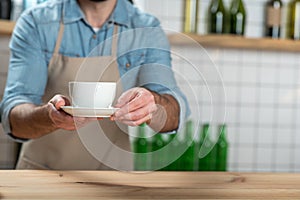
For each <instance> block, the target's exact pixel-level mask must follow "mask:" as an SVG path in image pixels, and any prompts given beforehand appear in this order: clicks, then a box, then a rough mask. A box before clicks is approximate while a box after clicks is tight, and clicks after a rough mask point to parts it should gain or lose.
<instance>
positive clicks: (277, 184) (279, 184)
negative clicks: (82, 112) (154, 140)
mask: <svg viewBox="0 0 300 200" xmlns="http://www.w3.org/2000/svg"><path fill="white" fill-rule="evenodd" d="M0 199H300V174H266V173H229V172H228V173H222V172H220V173H218V172H205V173H204V172H150V173H125V172H116V171H30V170H29V171H28V170H24V171H18V170H16V171H12V170H8V171H5V170H3V171H0Z"/></svg>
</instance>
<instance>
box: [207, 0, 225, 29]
mask: <svg viewBox="0 0 300 200" xmlns="http://www.w3.org/2000/svg"><path fill="white" fill-rule="evenodd" d="M208 13H209V14H208V18H209V21H208V32H209V33H217V34H222V33H226V32H227V31H228V30H226V29H228V14H227V11H226V10H225V7H224V3H223V0H212V1H211V4H210V6H209V12H208Z"/></svg>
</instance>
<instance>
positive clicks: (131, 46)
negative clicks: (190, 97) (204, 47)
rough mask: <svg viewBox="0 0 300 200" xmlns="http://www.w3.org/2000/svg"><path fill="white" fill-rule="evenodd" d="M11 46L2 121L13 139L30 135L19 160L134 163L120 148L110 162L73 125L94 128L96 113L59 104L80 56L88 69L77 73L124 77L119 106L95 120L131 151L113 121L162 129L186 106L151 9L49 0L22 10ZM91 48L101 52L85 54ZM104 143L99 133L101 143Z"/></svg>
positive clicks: (172, 126)
mask: <svg viewBox="0 0 300 200" xmlns="http://www.w3.org/2000/svg"><path fill="white" fill-rule="evenodd" d="M136 28H145V29H146V31H145V30H141V31H137V30H135V29H136ZM132 30H133V31H132ZM128 31H129V32H128ZM130 31H132V32H130ZM118 33H122V34H120V35H119V36H118V35H117V34H118ZM123 33H124V34H125V35H123ZM107 41H108V42H107ZM153 43H158V45H157V46H155V45H154V46H153ZM100 47H102V49H101V51H102V52H101V51H100V50H99V49H100ZM10 48H11V60H10V66H9V73H8V80H7V86H6V89H5V94H4V97H3V101H2V103H1V114H2V124H3V127H4V130H5V131H6V132H7V133H8V134H9V135H10V136H11V137H13V138H14V139H16V140H17V141H21V142H24V141H27V140H29V139H30V140H29V141H27V142H25V143H24V144H23V147H22V152H21V155H20V159H19V162H18V166H17V168H20V169H25V168H30V169H32V168H33V169H107V168H108V167H110V168H115V169H116V168H118V169H121V170H131V169H132V166H131V164H132V162H131V160H130V158H129V157H128V158H126V159H124V158H123V157H124V156H122V155H121V154H120V155H119V154H114V156H115V158H114V162H110V158H111V159H112V157H113V156H112V154H110V153H111V152H110V151H109V150H107V152H106V154H107V155H103V154H101V155H100V156H99V157H97V156H96V158H97V159H95V157H93V156H91V155H90V153H89V152H88V151H87V149H85V148H84V146H83V144H82V143H81V141H80V139H81V138H79V136H78V134H77V133H76V131H74V130H76V129H80V128H83V130H85V131H86V132H87V133H88V132H95V131H96V130H95V128H93V126H92V125H91V124H93V123H94V124H95V119H91V118H75V117H72V116H70V115H68V114H66V113H65V112H64V111H63V110H62V109H61V106H64V105H69V104H70V101H69V99H68V98H67V97H66V95H68V92H67V91H68V88H67V86H68V84H67V83H68V82H69V81H73V80H74V79H76V77H77V80H78V74H79V77H80V73H79V71H80V70H82V66H84V65H83V63H87V64H86V66H88V69H87V73H86V74H84V75H82V76H81V78H79V79H80V80H83V81H99V80H100V81H114V82H118V81H119V80H120V78H121V81H120V82H121V86H122V87H123V89H124V93H123V94H122V95H121V96H120V97H119V98H118V100H117V102H116V103H115V105H114V106H115V107H117V108H120V109H119V110H118V111H117V112H116V113H115V114H114V115H113V116H112V117H111V119H110V120H107V119H103V120H100V121H99V124H100V126H101V128H102V129H103V131H104V132H105V135H106V136H107V137H108V138H109V140H110V141H111V142H112V144H113V145H117V146H119V147H120V148H121V149H123V150H125V151H127V152H128V151H130V148H129V147H130V146H129V140H128V135H126V134H124V130H121V129H120V128H119V127H118V126H117V125H116V123H115V122H118V123H121V124H125V125H129V126H136V125H140V124H142V123H147V124H148V125H149V126H150V127H152V128H153V129H155V130H157V131H160V132H171V131H174V130H176V129H178V127H179V124H180V123H183V122H182V121H183V120H182V119H183V118H184V117H185V110H186V108H185V107H187V106H186V105H185V99H184V97H183V95H182V94H181V93H180V91H179V89H178V88H177V86H176V83H175V80H174V77H173V74H172V72H171V71H170V65H171V64H170V53H169V51H168V48H169V47H168V42H167V39H166V37H165V35H163V32H162V30H161V28H160V27H159V22H158V21H157V20H156V19H155V18H154V17H152V16H150V15H147V14H144V13H141V12H140V11H138V10H137V9H136V8H135V7H133V6H132V5H131V4H130V3H129V2H128V1H127V0H78V1H74V0H55V1H48V2H46V3H45V4H41V5H40V6H37V7H36V8H33V9H31V10H28V11H25V13H23V15H22V16H21V18H20V19H19V20H18V23H17V25H16V28H15V30H14V33H13V36H12V39H11V44H10ZM95 49H96V52H97V53H98V52H99V55H96V56H93V57H90V56H89V55H90V54H91V52H93V51H94V50H95ZM98 50H99V51H98ZM107 69H108V70H107ZM98 70H99V71H98ZM95 71H98V72H97V73H95ZM100 72H101V73H100ZM95 74H96V75H99V74H101V78H100V79H98V76H95ZM128 74H129V75H128ZM126 75H127V78H126ZM47 79H48V80H47ZM132 80H134V81H132ZM175 96H176V98H175ZM42 100H44V102H48V103H44V104H43V103H42V102H43V101H42ZM180 118H181V119H180ZM96 123H97V121H96ZM86 127H91V128H90V129H89V128H87V129H84V128H86ZM70 131H73V133H70ZM101 140H102V139H101ZM98 141H99V140H98ZM106 145H107V144H103V143H101V141H99V146H101V147H104V146H105V147H106ZM110 148H111V147H109V146H107V148H106V149H110ZM104 157H105V158H104ZM98 160H101V161H102V163H101V162H99V161H98Z"/></svg>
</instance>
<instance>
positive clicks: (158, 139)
mask: <svg viewBox="0 0 300 200" xmlns="http://www.w3.org/2000/svg"><path fill="white" fill-rule="evenodd" d="M151 141H152V142H151V145H150V148H151V150H150V152H152V153H151V170H160V169H159V167H160V166H161V165H162V163H163V162H164V160H165V156H166V155H162V154H158V153H154V152H155V151H157V150H159V149H161V148H163V147H164V145H165V142H164V140H163V138H162V134H160V133H156V134H155V135H153V137H152V139H151Z"/></svg>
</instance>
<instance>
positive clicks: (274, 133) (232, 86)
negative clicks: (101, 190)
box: [139, 0, 300, 172]
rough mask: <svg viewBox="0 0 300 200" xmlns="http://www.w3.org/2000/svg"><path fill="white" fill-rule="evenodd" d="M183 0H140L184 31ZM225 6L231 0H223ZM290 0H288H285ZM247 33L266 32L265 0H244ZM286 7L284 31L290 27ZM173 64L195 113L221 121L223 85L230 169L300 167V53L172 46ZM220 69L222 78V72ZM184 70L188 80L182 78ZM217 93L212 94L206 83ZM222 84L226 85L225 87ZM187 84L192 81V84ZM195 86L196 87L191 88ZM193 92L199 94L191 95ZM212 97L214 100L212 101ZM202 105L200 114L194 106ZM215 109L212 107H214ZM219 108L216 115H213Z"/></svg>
mask: <svg viewBox="0 0 300 200" xmlns="http://www.w3.org/2000/svg"><path fill="white" fill-rule="evenodd" d="M199 1H200V16H199V27H200V28H199V33H200V34H205V33H207V30H206V25H207V22H206V20H207V18H206V11H207V8H208V5H209V2H210V0H199ZM182 2H183V0H163V1H162V0H139V3H140V4H141V5H142V6H143V9H144V10H146V11H147V12H150V13H152V14H154V15H155V16H157V17H158V18H159V19H160V20H161V22H162V25H163V27H164V28H165V29H166V30H173V31H178V32H180V31H181V27H182V14H183V9H182V8H183V4H182ZM225 2H226V5H227V7H228V6H229V3H230V1H229V0H225ZM283 2H284V5H285V6H286V5H287V3H288V2H289V1H287V0H284V1H283ZM244 3H245V6H246V9H247V28H246V34H245V35H246V37H262V36H263V31H264V26H263V24H264V4H265V3H266V0H244ZM286 15H287V13H286V9H284V13H283V26H282V27H283V28H282V29H283V30H282V33H283V36H284V35H285V29H286V28H285V27H286V21H287V20H286ZM172 51H173V52H174V53H175V52H176V53H178V54H179V55H180V54H181V55H183V58H185V59H187V60H188V61H190V62H191V63H192V64H194V65H195V68H193V67H192V65H191V63H188V62H186V61H184V59H183V58H180V56H173V66H174V70H175V73H176V74H177V79H178V82H179V85H180V87H181V88H182V89H183V91H184V92H185V94H186V95H187V96H188V99H189V103H190V105H191V107H192V110H193V112H192V117H193V118H197V117H199V116H200V121H201V122H204V121H211V122H212V123H213V124H217V123H219V122H220V121H221V119H222V116H223V115H222V112H224V111H223V110H222V109H223V108H224V107H223V106H222V103H224V101H223V96H222V94H223V92H222V91H223V89H224V90H225V94H226V101H225V102H226V106H225V107H226V119H225V122H226V123H227V124H228V139H229V142H230V151H229V170H231V171H267V172H268V171H275V172H277V171H278V172H279V171H285V172H299V171H300V131H299V130H300V89H299V88H300V79H299V78H300V68H299V65H300V57H299V56H298V53H287V52H270V51H249V50H242V49H236V50H229V49H217V48H210V49H206V50H203V49H200V48H196V47H189V46H184V47H183V46H174V45H173V46H172ZM218 72H219V73H220V74H221V78H222V80H223V81H221V80H220V79H219V78H218ZM179 75H183V76H184V77H185V78H187V79H188V82H185V81H183V80H182V78H181V77H180V76H179ZM204 80H205V81H207V84H208V88H209V90H210V92H211V93H212V95H213V97H212V98H211V97H210V94H209V92H208V89H207V87H206V85H205V81H204ZM222 83H223V84H224V88H223V87H222ZM187 84H191V87H188V86H187ZM190 88H192V89H193V90H194V92H191V90H189V89H190ZM193 95H195V96H196V98H195V97H193ZM211 101H212V102H211ZM197 108H199V110H200V115H198V113H196V112H195V110H196V109H197ZM211 109H214V111H212V110H211ZM213 114H215V116H217V117H216V118H213V119H212V120H211V117H212V116H213Z"/></svg>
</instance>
